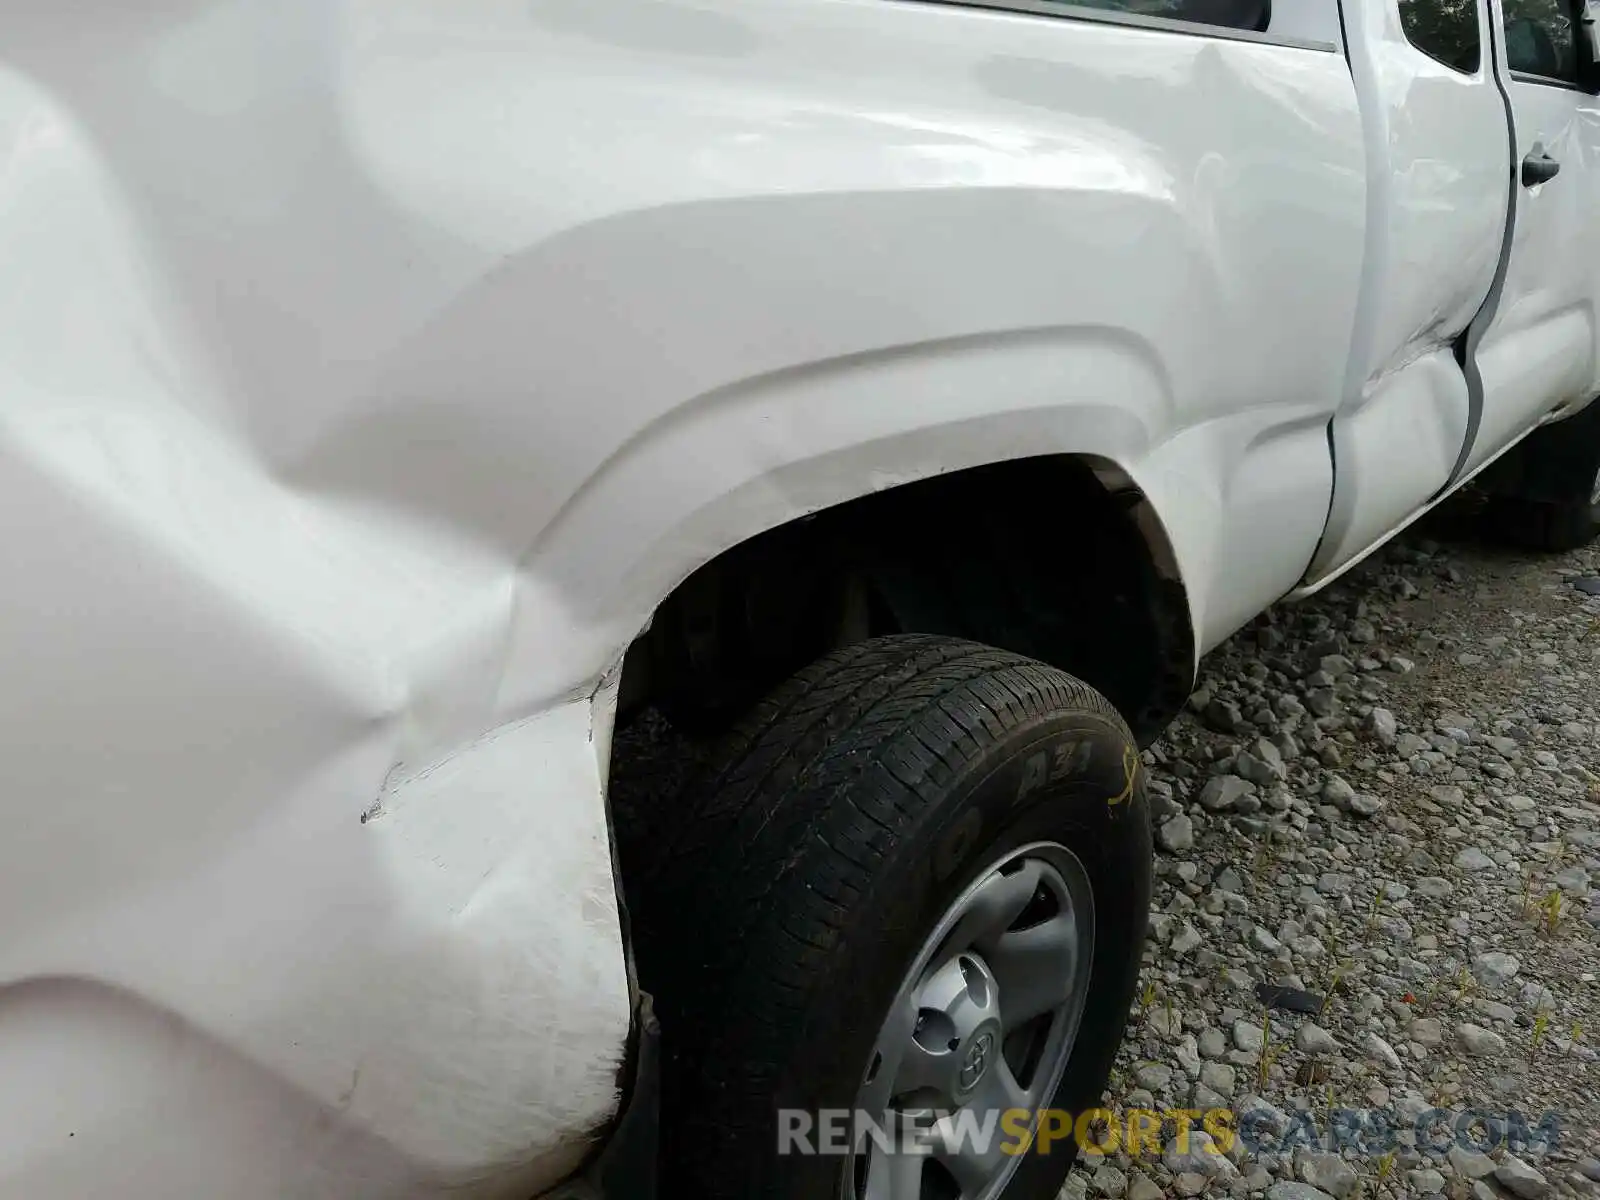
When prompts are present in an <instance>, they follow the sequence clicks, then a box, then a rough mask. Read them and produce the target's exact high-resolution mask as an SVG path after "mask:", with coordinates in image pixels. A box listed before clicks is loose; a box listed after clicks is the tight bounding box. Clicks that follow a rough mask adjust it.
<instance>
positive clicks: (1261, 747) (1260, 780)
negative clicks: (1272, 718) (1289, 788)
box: [1233, 738, 1289, 787]
mask: <svg viewBox="0 0 1600 1200" xmlns="http://www.w3.org/2000/svg"><path fill="white" fill-rule="evenodd" d="M1233 769H1234V772H1235V773H1236V774H1238V775H1241V776H1243V777H1244V778H1245V779H1248V780H1249V781H1250V782H1251V783H1254V784H1259V785H1260V786H1262V787H1270V786H1271V785H1272V784H1274V783H1279V782H1281V781H1282V780H1284V779H1287V778H1288V776H1289V768H1288V767H1287V766H1285V765H1284V762H1283V755H1282V754H1281V753H1280V752H1279V750H1278V748H1277V747H1276V746H1274V745H1273V744H1272V743H1271V742H1269V741H1267V740H1266V739H1265V738H1257V739H1256V741H1255V745H1254V746H1252V747H1251V749H1250V750H1247V751H1242V752H1241V753H1240V754H1239V756H1238V758H1237V759H1235V760H1234V767H1233Z"/></svg>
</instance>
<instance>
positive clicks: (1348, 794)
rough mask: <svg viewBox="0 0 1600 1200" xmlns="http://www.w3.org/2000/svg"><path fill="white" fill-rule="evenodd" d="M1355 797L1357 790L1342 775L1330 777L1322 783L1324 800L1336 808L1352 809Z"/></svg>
mask: <svg viewBox="0 0 1600 1200" xmlns="http://www.w3.org/2000/svg"><path fill="white" fill-rule="evenodd" d="M1355 797H1356V790H1355V788H1353V787H1351V786H1350V784H1349V782H1348V781H1347V780H1346V779H1345V778H1344V777H1343V776H1342V775H1329V776H1328V777H1327V779H1325V780H1323V782H1322V798H1323V799H1324V800H1326V801H1327V802H1328V803H1329V804H1331V805H1333V806H1334V807H1335V808H1348V807H1350V801H1352V800H1354V799H1355Z"/></svg>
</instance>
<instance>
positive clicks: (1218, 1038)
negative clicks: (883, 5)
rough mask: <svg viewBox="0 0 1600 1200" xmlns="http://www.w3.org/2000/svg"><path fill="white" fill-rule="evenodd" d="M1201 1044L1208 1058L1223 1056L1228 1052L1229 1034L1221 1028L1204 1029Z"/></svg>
mask: <svg viewBox="0 0 1600 1200" xmlns="http://www.w3.org/2000/svg"><path fill="white" fill-rule="evenodd" d="M1199 1045H1200V1053H1201V1054H1202V1055H1204V1056H1205V1057H1206V1058H1221V1057H1222V1056H1223V1055H1224V1054H1226V1053H1227V1052H1228V1036H1227V1034H1225V1033H1223V1032H1222V1030H1220V1029H1206V1030H1202V1031H1201V1034H1200V1042H1199Z"/></svg>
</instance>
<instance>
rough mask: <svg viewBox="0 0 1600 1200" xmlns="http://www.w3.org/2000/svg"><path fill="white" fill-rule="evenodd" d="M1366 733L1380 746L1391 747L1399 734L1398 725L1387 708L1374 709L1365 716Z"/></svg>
mask: <svg viewBox="0 0 1600 1200" xmlns="http://www.w3.org/2000/svg"><path fill="white" fill-rule="evenodd" d="M1367 732H1368V733H1370V734H1372V736H1373V737H1375V738H1377V739H1378V742H1379V744H1380V745H1384V746H1392V745H1394V743H1395V738H1396V737H1398V736H1399V733H1400V723H1399V722H1398V721H1396V720H1395V717H1394V714H1393V713H1392V712H1390V711H1389V710H1388V709H1387V708H1375V709H1373V710H1372V711H1371V712H1370V713H1368V714H1367Z"/></svg>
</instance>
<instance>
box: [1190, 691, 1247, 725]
mask: <svg viewBox="0 0 1600 1200" xmlns="http://www.w3.org/2000/svg"><path fill="white" fill-rule="evenodd" d="M1201 719H1202V720H1203V721H1204V722H1205V723H1206V724H1207V725H1209V726H1210V727H1211V728H1212V729H1215V730H1216V731H1217V732H1218V733H1242V732H1244V730H1245V729H1246V728H1248V726H1247V725H1246V724H1245V719H1244V714H1243V713H1242V712H1240V711H1239V706H1238V705H1237V704H1235V703H1233V701H1231V700H1220V699H1219V700H1213V701H1211V703H1209V704H1207V705H1206V706H1205V710H1204V711H1203V712H1202V713H1201Z"/></svg>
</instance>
